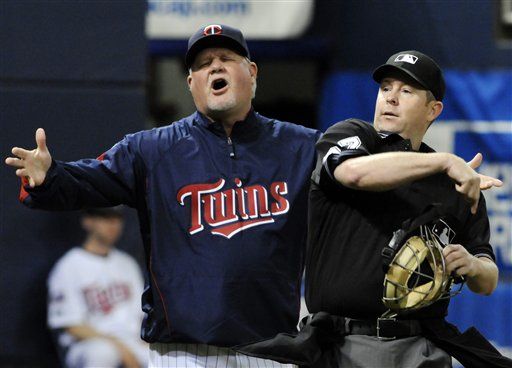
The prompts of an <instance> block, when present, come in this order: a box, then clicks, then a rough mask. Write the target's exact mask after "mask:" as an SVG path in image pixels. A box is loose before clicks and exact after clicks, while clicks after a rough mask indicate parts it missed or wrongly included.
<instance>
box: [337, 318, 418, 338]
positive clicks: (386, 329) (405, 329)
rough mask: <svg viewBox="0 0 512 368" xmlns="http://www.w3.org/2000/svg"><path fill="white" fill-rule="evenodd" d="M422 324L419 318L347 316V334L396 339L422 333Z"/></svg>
mask: <svg viewBox="0 0 512 368" xmlns="http://www.w3.org/2000/svg"><path fill="white" fill-rule="evenodd" d="M421 331H422V329H421V325H420V323H419V321H417V320H413V319H411V320H398V319H395V318H377V319H376V320H359V319H351V318H345V333H346V334H347V335H369V336H376V337H378V338H379V339H383V340H394V339H400V338H404V337H410V336H417V335H420V334H421Z"/></svg>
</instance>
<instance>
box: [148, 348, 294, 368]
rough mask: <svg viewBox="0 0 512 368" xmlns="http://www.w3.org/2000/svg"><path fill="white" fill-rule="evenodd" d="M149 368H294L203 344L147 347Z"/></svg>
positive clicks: (290, 365)
mask: <svg viewBox="0 0 512 368" xmlns="http://www.w3.org/2000/svg"><path fill="white" fill-rule="evenodd" d="M148 367H149V368H295V367H296V366H295V365H293V364H281V363H278V362H274V361H273V360H268V359H259V358H253V357H248V356H246V355H243V354H239V353H235V352H233V351H231V350H230V349H228V348H220V347H217V346H212V345H205V344H177V343H172V344H163V343H153V344H150V345H149V365H148Z"/></svg>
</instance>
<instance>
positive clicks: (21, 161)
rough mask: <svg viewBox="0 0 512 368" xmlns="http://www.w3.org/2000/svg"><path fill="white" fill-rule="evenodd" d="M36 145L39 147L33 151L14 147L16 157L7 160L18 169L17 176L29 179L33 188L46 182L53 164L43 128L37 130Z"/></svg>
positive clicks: (13, 152)
mask: <svg viewBox="0 0 512 368" xmlns="http://www.w3.org/2000/svg"><path fill="white" fill-rule="evenodd" d="M36 144H37V147H36V148H35V149H33V150H27V149H24V148H19V147H14V148H13V149H12V154H13V155H15V156H16V157H7V158H6V159H5V163H6V164H7V165H9V166H13V167H16V168H17V170H16V175H17V176H19V177H20V178H27V179H28V183H29V185H30V187H31V188H34V187H36V186H38V185H41V184H42V183H43V182H44V179H45V178H46V173H47V172H48V169H49V168H50V166H51V164H52V156H51V155H50V151H49V150H48V147H47V146H46V134H45V132H44V129H42V128H39V129H37V130H36Z"/></svg>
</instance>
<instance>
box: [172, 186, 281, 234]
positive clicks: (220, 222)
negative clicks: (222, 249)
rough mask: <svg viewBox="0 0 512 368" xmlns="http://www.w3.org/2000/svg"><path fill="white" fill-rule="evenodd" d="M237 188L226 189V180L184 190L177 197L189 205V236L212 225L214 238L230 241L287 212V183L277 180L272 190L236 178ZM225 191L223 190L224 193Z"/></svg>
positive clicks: (182, 204)
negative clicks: (247, 183)
mask: <svg viewBox="0 0 512 368" xmlns="http://www.w3.org/2000/svg"><path fill="white" fill-rule="evenodd" d="M234 185H235V188H232V189H224V188H225V187H227V183H226V180H225V179H219V180H218V181H216V182H213V183H196V184H190V185H186V186H184V187H182V188H181V189H180V190H179V191H178V193H177V196H176V200H177V201H178V202H179V204H180V205H181V206H184V207H186V206H190V227H189V229H188V232H189V234H190V235H194V234H197V233H199V232H201V231H203V230H205V224H207V225H209V227H210V230H209V231H210V232H211V234H213V235H219V236H223V237H225V238H228V239H231V237H233V236H234V235H236V234H237V233H239V232H240V231H242V230H245V229H249V228H251V227H255V226H261V225H265V224H270V223H273V222H274V217H275V216H280V215H283V214H285V213H287V212H288V210H289V208H290V203H289V202H288V200H287V199H286V197H285V196H286V195H287V194H288V184H287V183H286V182H284V181H276V182H273V183H272V184H270V186H269V188H266V187H264V186H263V185H259V184H253V185H248V186H244V184H243V182H242V180H240V179H239V178H235V179H234ZM223 189H224V190H223Z"/></svg>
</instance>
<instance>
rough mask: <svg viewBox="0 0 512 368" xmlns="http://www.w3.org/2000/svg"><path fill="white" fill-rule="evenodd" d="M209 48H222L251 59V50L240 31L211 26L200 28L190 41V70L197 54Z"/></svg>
mask: <svg viewBox="0 0 512 368" xmlns="http://www.w3.org/2000/svg"><path fill="white" fill-rule="evenodd" d="M208 47H222V48H226V49H230V50H233V51H235V52H236V53H237V54H240V55H242V56H246V57H248V58H250V57H251V56H250V55H249V48H248V47H247V43H246V42H245V38H244V35H243V34H242V31H240V30H239V29H236V28H233V27H229V26H226V25H222V24H210V25H208V26H206V27H204V28H200V29H199V30H198V31H197V32H196V33H194V34H193V35H192V36H191V37H190V38H189V40H188V50H187V55H186V56H185V64H186V66H187V68H190V66H191V65H192V63H193V62H194V59H195V58H196V56H197V54H199V52H201V51H202V50H204V49H206V48H208Z"/></svg>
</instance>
